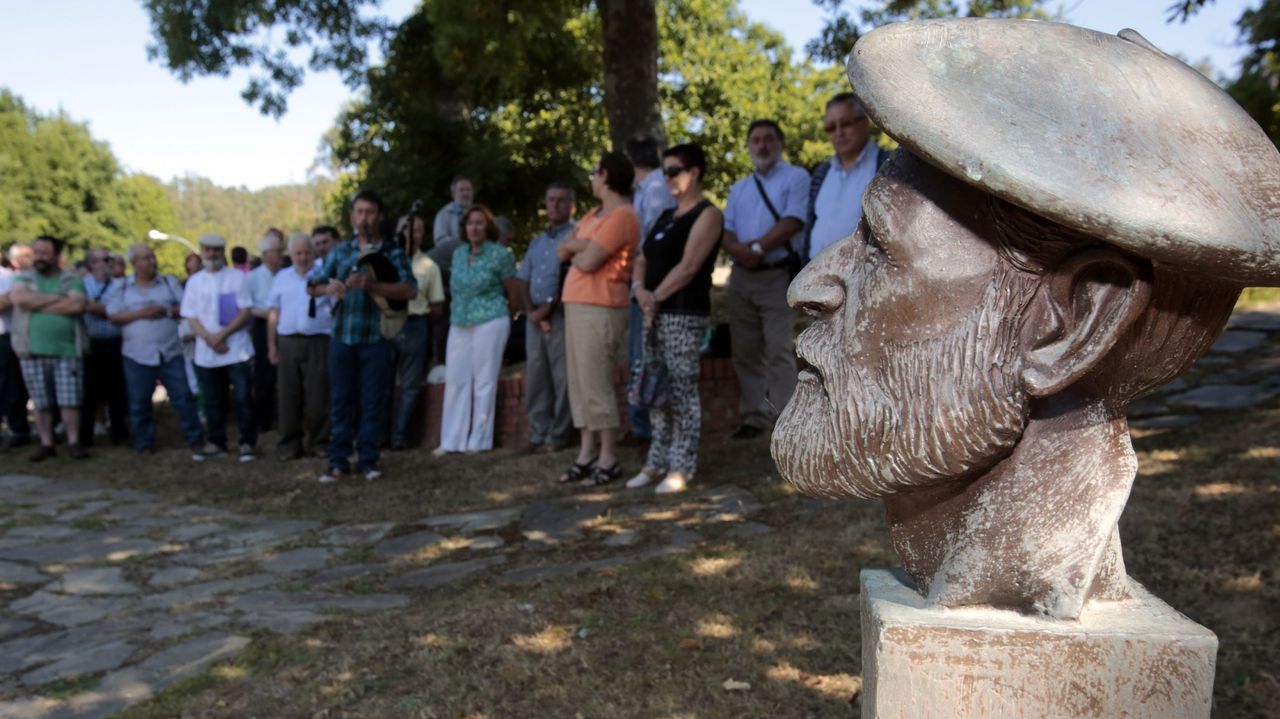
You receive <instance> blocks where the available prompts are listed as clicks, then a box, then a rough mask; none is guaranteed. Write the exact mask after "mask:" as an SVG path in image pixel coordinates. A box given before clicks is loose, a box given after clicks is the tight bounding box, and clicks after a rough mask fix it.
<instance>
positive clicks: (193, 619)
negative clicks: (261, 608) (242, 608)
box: [147, 612, 231, 641]
mask: <svg viewBox="0 0 1280 719" xmlns="http://www.w3.org/2000/svg"><path fill="white" fill-rule="evenodd" d="M230 621H231V617H228V616H227V615H225V614H219V613H217V612H193V613H191V614H185V615H181V616H179V617H178V618H177V619H175V620H173V621H162V622H160V623H158V624H155V625H153V626H152V627H151V629H150V630H148V631H147V639H149V640H151V641H160V640H163V639H172V638H173V637H180V636H182V635H184V634H190V633H192V632H195V631H198V630H201V629H209V628H211V627H217V626H221V625H223V624H226V623H227V622H230Z"/></svg>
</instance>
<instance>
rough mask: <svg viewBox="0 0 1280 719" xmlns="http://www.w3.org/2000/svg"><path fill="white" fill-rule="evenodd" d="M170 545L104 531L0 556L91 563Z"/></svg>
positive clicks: (162, 549) (15, 549)
mask: <svg viewBox="0 0 1280 719" xmlns="http://www.w3.org/2000/svg"><path fill="white" fill-rule="evenodd" d="M171 549H172V545H170V544H166V543H164V542H156V541H154V540H151V539H137V538H132V539H131V538H128V537H123V536H121V535H120V534H119V533H115V532H104V533H101V534H95V535H94V536H87V537H83V538H80V539H75V540H72V541H70V542H54V543H49V544H31V545H26V546H22V547H13V548H9V549H0V559H12V560H17V561H21V562H35V563H37V564H52V563H56V564H91V563H97V562H122V561H124V560H126V559H129V558H131V557H137V556H145V555H151V554H159V553H161V552H166V551H170V550H171Z"/></svg>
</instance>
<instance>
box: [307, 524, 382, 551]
mask: <svg viewBox="0 0 1280 719" xmlns="http://www.w3.org/2000/svg"><path fill="white" fill-rule="evenodd" d="M395 528H396V524H395V522H375V523H369V524H339V525H338V526H336V527H330V528H328V529H326V530H324V531H323V532H321V533H320V542H321V544H327V545H329V546H334V547H358V546H363V545H366V544H377V543H378V542H381V541H382V540H383V539H384V538H385V537H386V536H387V535H388V534H390V533H391V530H393V529H395Z"/></svg>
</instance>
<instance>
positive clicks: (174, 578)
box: [147, 567, 203, 589]
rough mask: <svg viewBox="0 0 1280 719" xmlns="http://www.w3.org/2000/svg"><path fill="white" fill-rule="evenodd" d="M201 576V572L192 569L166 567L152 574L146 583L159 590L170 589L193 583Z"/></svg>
mask: <svg viewBox="0 0 1280 719" xmlns="http://www.w3.org/2000/svg"><path fill="white" fill-rule="evenodd" d="M201 574H203V572H201V571H200V570H199V569H195V568H193V567H168V568H166V569H161V570H160V571H158V572H156V573H155V574H152V575H151V579H149V580H147V583H148V584H150V585H151V586H153V587H157V588H159V589H171V588H173V587H177V586H181V585H183V584H188V583H190V582H194V581H195V580H197V579H199V578H200V575H201Z"/></svg>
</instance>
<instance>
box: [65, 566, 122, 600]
mask: <svg viewBox="0 0 1280 719" xmlns="http://www.w3.org/2000/svg"><path fill="white" fill-rule="evenodd" d="M45 589H47V590H50V591H54V592H61V593H62V594H78V595H90V596H92V595H113V594H137V593H138V591H139V590H138V587H137V586H136V585H134V584H133V583H132V582H130V581H129V580H127V579H125V578H124V570H123V569H121V568H120V567H93V568H90V569H73V570H71V571H69V572H67V573H66V574H64V575H62V576H61V577H59V578H58V580H57V581H55V582H51V583H50V584H49V586H47V587H45Z"/></svg>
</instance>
